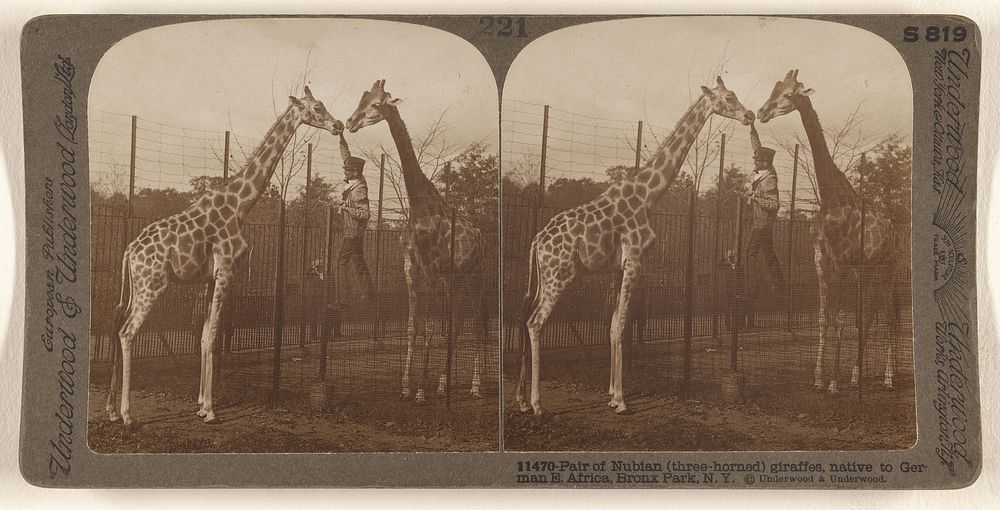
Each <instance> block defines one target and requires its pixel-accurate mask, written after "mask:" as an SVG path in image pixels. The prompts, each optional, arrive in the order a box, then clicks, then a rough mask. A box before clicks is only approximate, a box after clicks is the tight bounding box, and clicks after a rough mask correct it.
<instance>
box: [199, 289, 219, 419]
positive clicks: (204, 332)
mask: <svg viewBox="0 0 1000 510" xmlns="http://www.w3.org/2000/svg"><path fill="white" fill-rule="evenodd" d="M214 286H215V284H214V283H209V284H208V285H207V286H206V287H205V289H206V290H205V295H206V296H209V298H208V303H206V305H207V306H208V311H207V312H206V313H205V322H203V323H202V325H201V343H202V345H204V344H205V342H206V341H207V338H208V335H211V334H212V296H213V295H214V294H215V288H214ZM205 361H206V360H205V350H204V349H202V350H201V362H200V366H201V372H200V373H199V375H198V406H199V407H200V406H201V405H202V404H204V403H205ZM199 416H204V415H203V414H200V415H199Z"/></svg>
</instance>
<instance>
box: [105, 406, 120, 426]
mask: <svg viewBox="0 0 1000 510" xmlns="http://www.w3.org/2000/svg"><path fill="white" fill-rule="evenodd" d="M105 412H107V413H108V421H110V422H112V423H114V422H116V421H118V420H120V419H122V417H121V416H120V415H119V414H118V411H115V410H114V409H105Z"/></svg>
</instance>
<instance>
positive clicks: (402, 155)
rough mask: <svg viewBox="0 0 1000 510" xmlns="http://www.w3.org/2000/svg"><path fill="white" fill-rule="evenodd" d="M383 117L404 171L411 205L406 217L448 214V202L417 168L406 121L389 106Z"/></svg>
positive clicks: (407, 194) (393, 107) (395, 109)
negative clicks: (446, 202)
mask: <svg viewBox="0 0 1000 510" xmlns="http://www.w3.org/2000/svg"><path fill="white" fill-rule="evenodd" d="M383 116H384V117H385V120H386V122H387V123H388V124H389V133H391V134H392V141H393V142H395V144H396V151H397V152H398V153H399V165H400V169H401V170H402V172H403V183H404V185H405V186H406V197H407V200H408V201H409V204H410V214H409V219H410V220H411V221H412V220H415V219H417V218H422V217H428V216H445V217H447V214H446V211H447V210H448V207H447V204H445V202H444V199H443V198H441V194H440V193H438V190H437V188H436V187H435V186H434V183H432V182H431V180H430V179H428V178H427V176H426V175H424V172H423V171H422V170H421V169H420V163H419V162H418V161H417V155H416V153H415V152H414V150H413V142H412V140H411V139H410V133H409V132H408V131H407V130H406V124H404V123H403V119H402V118H401V117H400V116H399V110H398V109H397V108H396V107H395V106H392V105H388V106H386V107H385V110H384V112H383Z"/></svg>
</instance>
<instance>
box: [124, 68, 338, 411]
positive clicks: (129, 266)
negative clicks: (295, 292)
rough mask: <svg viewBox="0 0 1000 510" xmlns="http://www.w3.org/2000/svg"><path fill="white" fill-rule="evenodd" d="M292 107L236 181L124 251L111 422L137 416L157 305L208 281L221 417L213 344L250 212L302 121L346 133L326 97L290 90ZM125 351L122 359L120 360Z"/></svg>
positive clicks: (208, 364) (206, 361)
mask: <svg viewBox="0 0 1000 510" xmlns="http://www.w3.org/2000/svg"><path fill="white" fill-rule="evenodd" d="M288 100H289V103H290V104H289V106H288V109H287V110H285V112H284V113H282V114H281V116H279V117H278V119H277V121H276V122H275V123H274V125H273V126H271V129H270V130H269V131H268V132H267V134H266V135H265V136H264V140H263V141H262V142H261V143H260V145H259V146H258V147H257V148H256V150H255V151H254V152H253V154H252V155H251V156H250V157H249V158H248V159H247V162H246V164H245V166H244V168H243V169H242V170H241V171H240V172H239V173H238V174H237V175H236V176H234V177H233V178H232V179H231V180H230V181H229V182H227V183H225V184H223V185H222V186H221V187H219V188H217V189H214V190H211V191H208V192H207V193H205V194H204V195H202V196H201V197H200V198H199V199H198V200H196V201H195V202H194V203H192V204H191V205H190V206H189V207H188V208H187V209H185V210H183V211H181V212H179V213H177V214H174V215H172V216H169V217H166V218H163V219H161V220H158V221H154V222H153V223H152V224H150V225H149V226H147V227H146V228H144V229H143V230H142V232H140V233H139V235H138V236H137V237H136V238H135V239H134V240H133V241H132V242H130V243H129V244H128V246H127V247H126V248H125V254H124V255H123V256H122V290H121V298H120V300H119V303H118V306H117V307H116V308H115V318H114V328H113V331H115V332H116V333H117V336H118V340H119V341H118V342H113V343H114V344H115V350H114V354H113V356H112V370H111V387H110V389H109V391H108V400H107V403H106V404H105V410H106V411H107V413H108V417H109V418H110V420H111V421H117V420H119V419H121V420H122V423H123V424H124V425H125V426H126V427H128V426H130V425H131V423H132V417H131V415H130V413H129V384H130V377H131V361H132V341H133V339H134V338H135V336H136V334H137V333H138V332H139V328H140V327H141V326H142V323H143V321H145V319H146V317H147V316H148V314H149V312H150V309H151V308H152V307H153V304H154V303H155V302H156V300H157V298H159V297H160V296H161V295H162V294H163V293H164V292H165V291H166V290H167V287H168V286H169V285H171V284H199V283H206V284H207V286H208V295H209V296H210V303H209V305H208V306H209V312H208V314H207V315H206V319H205V323H204V325H203V326H202V332H201V376H200V381H201V382H200V384H199V390H198V404H200V408H199V410H198V416H201V417H202V418H204V421H205V422H211V421H214V420H215V412H214V410H213V408H212V351H213V346H214V343H215V338H216V336H217V334H218V332H219V329H220V328H219V326H220V317H221V316H222V307H223V304H224V303H225V301H226V296H227V292H228V291H229V290H230V287H231V285H232V283H233V276H234V274H233V269H234V265H235V263H236V262H237V261H238V260H239V259H241V258H242V257H243V256H244V255H245V254H246V253H247V251H249V249H250V247H249V245H248V242H247V239H246V236H245V235H244V232H243V224H244V221H245V219H246V216H247V214H249V213H250V211H251V210H252V209H253V207H254V205H256V204H257V201H258V200H259V199H260V197H261V195H262V194H263V192H264V190H265V189H266V188H267V185H268V183H269V182H270V181H271V177H272V176H273V175H274V171H275V167H276V166H277V164H278V161H279V160H280V159H281V157H282V154H283V153H284V151H285V147H286V146H287V145H288V143H289V141H290V140H291V139H292V135H293V134H294V133H295V130H296V129H298V127H299V126H300V125H302V124H306V125H309V126H312V127H315V128H318V129H322V130H325V131H328V132H330V133H331V134H333V135H334V136H338V135H340V133H341V132H342V131H343V129H344V124H343V123H342V122H341V121H339V120H336V119H335V118H333V116H332V115H331V114H330V113H329V112H328V111H327V110H326V107H325V106H324V105H323V103H322V102H320V101H318V100H316V99H315V98H313V95H312V92H310V90H309V87H306V88H305V96H304V97H302V98H296V97H292V96H289V98H288ZM119 358H120V362H121V364H120V365H119ZM119 371H120V372H121V388H122V394H121V406H120V408H119V409H117V410H116V409H115V407H114V401H115V391H116V389H117V388H116V386H117V378H118V374H119Z"/></svg>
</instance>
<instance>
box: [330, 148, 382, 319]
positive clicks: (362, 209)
mask: <svg viewBox="0 0 1000 510" xmlns="http://www.w3.org/2000/svg"><path fill="white" fill-rule="evenodd" d="M340 155H341V157H342V159H343V161H344V182H345V183H347V187H346V188H344V195H343V202H342V203H341V204H340V205H339V206H338V209H339V210H340V212H341V213H342V214H343V219H344V239H343V242H342V243H341V245H340V255H339V256H338V258H337V265H338V266H339V267H340V270H341V274H342V275H344V278H345V280H344V282H345V283H346V282H347V279H348V278H350V277H349V276H347V275H348V274H350V273H353V274H354V279H355V281H356V282H357V284H358V287H360V296H359V297H360V298H361V299H362V300H366V299H368V298H369V297H370V296H371V295H372V294H373V292H374V289H373V287H372V277H371V273H369V271H368V264H367V263H365V251H364V250H365V231H366V230H367V229H368V218H369V217H370V216H371V213H370V212H369V210H368V183H366V182H365V177H364V175H362V172H364V169H365V160H363V159H361V158H357V157H354V156H351V150H350V148H349V147H348V146H347V140H345V139H344V135H343V133H342V134H341V135H340Z"/></svg>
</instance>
